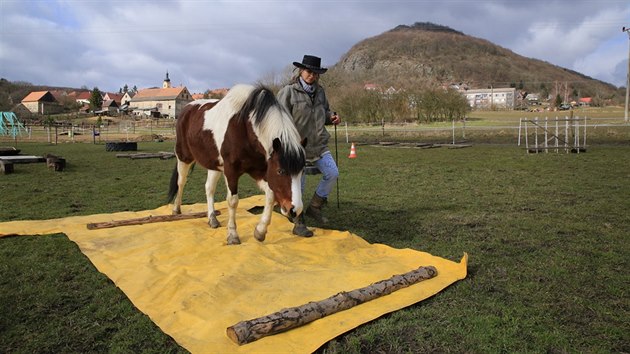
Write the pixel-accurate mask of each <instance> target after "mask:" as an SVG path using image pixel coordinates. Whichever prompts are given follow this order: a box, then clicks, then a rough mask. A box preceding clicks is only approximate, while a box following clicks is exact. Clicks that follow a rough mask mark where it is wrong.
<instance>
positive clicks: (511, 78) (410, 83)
mask: <svg viewBox="0 0 630 354" xmlns="http://www.w3.org/2000/svg"><path fill="white" fill-rule="evenodd" d="M329 73H330V74H329V75H328V76H330V78H327V79H326V83H330V84H331V85H332V86H333V90H342V91H345V90H346V89H348V88H350V87H349V86H353V85H354V86H358V85H361V86H363V85H364V84H366V83H371V84H376V85H379V86H381V87H385V88H387V87H390V86H393V87H394V88H397V89H398V88H405V89H409V88H431V87H439V86H449V85H458V86H462V85H463V86H464V87H467V88H471V89H476V88H490V87H491V86H493V87H516V88H518V89H523V90H525V91H528V92H543V93H544V92H546V93H549V94H550V95H552V96H554V97H555V95H556V93H558V94H560V95H561V96H563V97H564V96H565V95H566V96H569V97H568V98H571V97H575V96H577V97H587V96H592V97H599V98H601V99H619V96H620V90H619V89H618V88H617V87H615V86H613V85H611V84H608V83H605V82H602V81H599V80H595V79H593V78H591V77H588V76H586V75H583V74H581V73H578V72H575V71H573V70H569V69H566V68H562V67H559V66H557V65H553V64H550V63H548V62H545V61H542V60H538V59H532V58H527V57H524V56H521V55H518V54H516V53H514V52H512V51H511V50H509V49H506V48H503V47H500V46H498V45H495V44H493V43H491V42H489V41H487V40H484V39H480V38H476V37H472V36H468V35H466V34H464V33H462V32H459V31H456V30H454V29H451V28H449V27H446V26H441V25H436V24H432V23H416V24H414V25H412V26H406V25H401V26H398V27H396V28H394V29H392V30H389V31H387V32H385V33H382V34H380V35H378V36H375V37H372V38H368V39H365V40H363V41H361V42H359V43H357V44H356V45H354V46H353V47H352V48H351V49H350V50H349V51H348V52H347V53H346V54H345V55H343V56H342V58H341V59H340V61H339V62H338V63H337V64H335V65H334V66H333V67H331V69H330V70H329ZM621 96H623V95H621Z"/></svg>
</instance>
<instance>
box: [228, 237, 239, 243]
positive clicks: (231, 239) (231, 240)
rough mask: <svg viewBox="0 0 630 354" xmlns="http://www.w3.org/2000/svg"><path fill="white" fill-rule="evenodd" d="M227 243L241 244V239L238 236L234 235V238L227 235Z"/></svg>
mask: <svg viewBox="0 0 630 354" xmlns="http://www.w3.org/2000/svg"><path fill="white" fill-rule="evenodd" d="M227 244H228V245H240V244H241V240H240V239H239V238H238V237H234V238H231V237H228V240H227Z"/></svg>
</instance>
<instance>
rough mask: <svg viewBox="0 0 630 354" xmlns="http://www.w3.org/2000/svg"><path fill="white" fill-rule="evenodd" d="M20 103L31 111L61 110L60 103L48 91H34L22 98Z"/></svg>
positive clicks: (49, 112)
mask: <svg viewBox="0 0 630 354" xmlns="http://www.w3.org/2000/svg"><path fill="white" fill-rule="evenodd" d="M22 104H23V105H24V107H26V109H28V110H29V111H30V112H31V113H36V114H54V113H59V112H61V110H62V107H61V105H60V104H59V102H58V101H57V99H55V96H53V94H52V93H50V91H34V92H31V93H29V94H28V95H26V97H24V98H23V99H22Z"/></svg>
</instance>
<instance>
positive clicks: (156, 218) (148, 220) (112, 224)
mask: <svg viewBox="0 0 630 354" xmlns="http://www.w3.org/2000/svg"><path fill="white" fill-rule="evenodd" d="M214 214H215V215H220V214H221V213H220V212H219V211H218V210H215V211H214ZM207 215H208V213H207V212H205V211H202V212H199V213H192V214H175V215H156V216H153V215H150V216H146V217H143V218H136V219H127V220H115V221H105V222H95V223H89V224H87V228H88V229H89V230H96V229H108V228H112V227H118V226H129V225H142V224H149V223H154V222H165V221H177V220H186V219H197V218H203V217H205V216H207Z"/></svg>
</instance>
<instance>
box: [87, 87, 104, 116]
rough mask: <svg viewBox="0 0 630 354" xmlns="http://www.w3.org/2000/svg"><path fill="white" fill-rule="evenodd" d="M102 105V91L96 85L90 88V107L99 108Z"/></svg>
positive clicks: (92, 108) (93, 109)
mask: <svg viewBox="0 0 630 354" xmlns="http://www.w3.org/2000/svg"><path fill="white" fill-rule="evenodd" d="M102 107H103V93H102V92H101V90H99V89H98V87H95V88H94V89H93V90H92V95H91V96H90V109H91V110H92V111H95V110H100V109H101V108H102Z"/></svg>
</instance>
